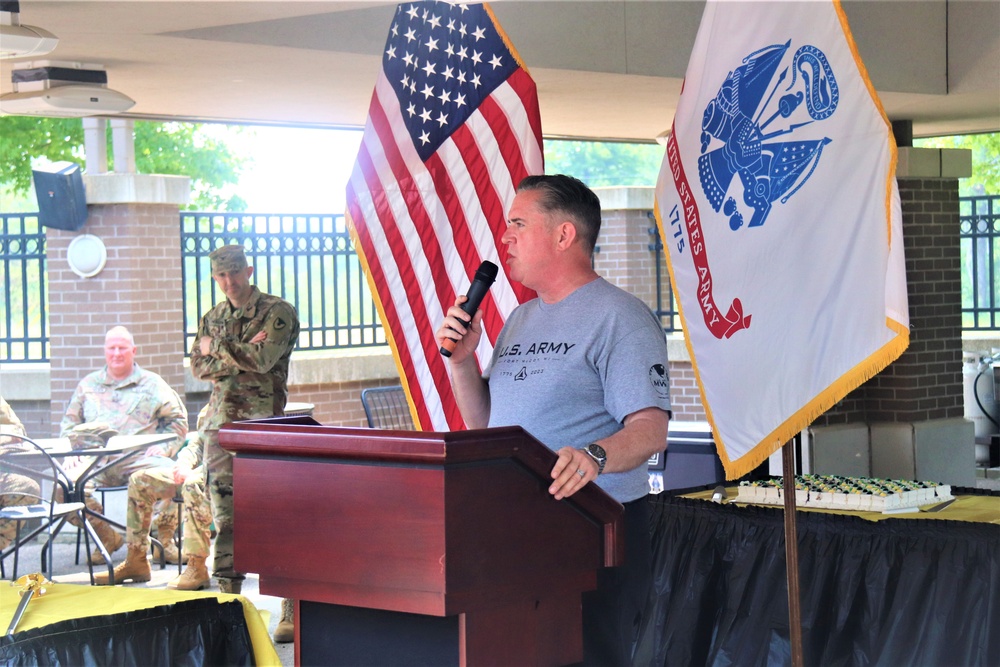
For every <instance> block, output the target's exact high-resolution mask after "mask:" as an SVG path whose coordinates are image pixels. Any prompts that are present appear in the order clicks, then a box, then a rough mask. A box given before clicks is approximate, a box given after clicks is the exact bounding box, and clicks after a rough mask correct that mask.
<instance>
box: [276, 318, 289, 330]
mask: <svg viewBox="0 0 1000 667" xmlns="http://www.w3.org/2000/svg"><path fill="white" fill-rule="evenodd" d="M287 326H288V322H286V321H285V320H283V319H281V318H280V317H276V318H275V319H274V330H275V331H281V330H282V329H284V328H285V327H287Z"/></svg>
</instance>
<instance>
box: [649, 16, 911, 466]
mask: <svg viewBox="0 0 1000 667" xmlns="http://www.w3.org/2000/svg"><path fill="white" fill-rule="evenodd" d="M895 162H896V150H895V143H894V141H893V137H892V132H891V129H890V126H889V122H888V120H887V118H886V116H885V112H884V111H883V109H882V107H881V104H880V103H879V100H878V97H877V96H876V94H875V90H874V88H873V86H872V84H871V81H869V79H868V75H867V72H866V71H865V68H864V65H863V64H862V62H861V58H860V56H859V55H858V52H857V49H856V48H855V45H854V41H853V39H852V38H851V33H850V29H849V27H848V25H847V19H846V16H845V15H844V12H843V10H842V8H841V6H840V5H839V3H837V2H828V1H826V0H822V1H803V2H748V1H741V2H725V1H715V0H709V2H708V3H707V5H706V7H705V13H704V16H703V17H702V22H701V27H700V29H699V31H698V37H697V40H696V42H695V46H694V50H693V52H692V55H691V60H690V62H689V64H688V69H687V74H686V77H685V81H684V89H683V92H682V94H681V98H680V102H679V104H678V108H677V113H676V116H675V119H674V127H673V131H672V133H671V136H670V138H669V141H668V145H667V151H666V156H665V158H664V162H663V167H662V169H661V171H660V177H659V181H658V184H657V193H656V215H657V223H658V225H659V228H660V234H661V236H662V238H663V241H664V245H665V247H666V252H667V258H668V265H669V269H670V279H671V284H672V286H673V289H674V293H675V297H676V301H677V304H678V308H679V310H680V314H681V318H682V322H683V327H684V331H685V335H686V342H687V345H688V350H689V352H690V355H691V361H692V364H693V367H694V370H695V374H696V377H697V379H698V384H699V388H700V390H701V394H702V400H703V405H704V407H705V411H706V413H707V416H708V419H709V421H710V422H711V424H712V427H713V431H714V434H715V439H716V444H717V446H718V448H719V456H720V458H721V459H722V462H723V465H724V467H725V469H726V476H727V478H729V479H734V478H736V477H739V476H741V475H743V474H745V473H746V472H748V471H750V470H752V469H753V468H754V467H755V466H757V465H758V464H760V463H761V462H762V461H763V460H764V459H765V458H767V457H768V456H769V455H771V454H772V453H773V452H775V451H776V450H777V449H778V448H780V447H781V445H782V444H784V443H785V442H786V441H788V440H789V439H791V438H792V437H793V436H794V435H795V434H796V433H797V432H799V431H800V430H802V429H803V428H805V427H806V426H807V425H808V424H809V423H811V422H812V421H813V420H814V419H815V418H816V417H817V416H819V415H820V414H822V413H823V412H825V411H826V410H828V409H829V408H830V407H832V406H833V405H834V404H835V403H836V402H837V401H839V400H840V399H841V398H843V397H844V396H845V395H846V394H847V393H848V392H850V391H851V390H853V389H855V388H856V387H858V386H859V385H860V384H861V383H863V382H864V381H865V380H867V379H869V378H870V377H872V376H873V375H875V374H876V373H878V372H879V371H880V370H882V369H883V368H884V367H885V366H886V365H888V364H889V363H890V362H891V361H893V360H894V359H896V358H897V357H898V356H899V355H900V354H902V352H903V350H905V349H906V346H907V344H908V343H909V329H908V326H909V318H908V314H907V301H906V277H905V267H904V261H903V240H902V224H901V214H900V207H899V195H898V192H897V189H896V179H895Z"/></svg>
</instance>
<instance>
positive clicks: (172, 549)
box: [157, 528, 188, 565]
mask: <svg viewBox="0 0 1000 667" xmlns="http://www.w3.org/2000/svg"><path fill="white" fill-rule="evenodd" d="M158 533H159V534H158V535H157V539H159V540H160V543H161V544H162V545H163V558H164V560H166V562H168V563H171V564H173V565H176V564H177V559H178V558H182V557H183V558H184V560H183V561H181V564H182V565H187V562H188V559H187V555H186V554H185V555H184V556H181V554H180V553H179V552H178V550H177V543H176V542H174V531H173V530H170V531H169V532H168V529H165V528H160V529H158Z"/></svg>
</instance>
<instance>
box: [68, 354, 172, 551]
mask: <svg viewBox="0 0 1000 667" xmlns="http://www.w3.org/2000/svg"><path fill="white" fill-rule="evenodd" d="M87 424H91V425H93V424H100V425H101V426H102V427H103V426H105V425H106V426H107V427H109V428H111V429H113V430H115V431H117V432H118V433H123V434H127V435H143V434H147V433H171V434H173V435H176V436H177V437H176V438H175V439H174V441H173V442H172V443H170V444H169V445H168V446H167V448H166V451H165V456H166V457H168V458H169V457H171V456H173V454H174V453H175V452H176V451H177V450H178V449H179V448H180V446H181V444H182V443H183V436H182V435H178V431H180V433H185V432H186V431H187V408H185V407H184V401H182V400H181V398H180V396H178V395H177V392H176V391H174V390H173V389H172V388H171V387H170V385H168V384H167V383H166V382H165V381H164V380H163V378H161V377H160V376H159V375H157V374H156V373H153V372H152V371H147V370H144V369H142V368H140V367H139V365H138V364H135V365H134V367H133V370H132V373H131V374H130V375H129V376H128V377H127V378H125V379H124V380H115V379H114V378H112V377H111V376H110V375H109V374H108V371H107V368H106V367H105V368H104V369H102V370H99V371H94V372H93V373H90V374H89V375H87V376H86V377H85V378H83V380H81V381H80V384H79V385H77V387H76V391H74V392H73V398H72V399H70V403H69V407H68V408H67V409H66V415H65V416H64V417H63V420H62V423H61V424H60V426H59V434H60V435H61V436H64V437H65V436H69V435H70V434H71V433H72V432H73V430H74V429H78V430H79V427H80V426H82V425H87ZM164 462H165V459H164V457H163V456H142V457H139V458H136V459H132V460H130V461H129V462H128V463H127V464H124V465H118V466H112V467H111V468H109V469H107V470H105V471H104V472H102V473H101V474H99V475H97V476H96V477H95V478H94V479H93V480H92V481H93V482H94V483H95V484H97V485H99V486H125V485H126V484H128V480H129V477H130V476H131V475H132V473H133V472H135V471H137V470H141V469H144V468H148V467H151V466H157V465H161V464H162V463H164ZM86 502H87V507H89V508H90V509H91V510H93V511H96V512H100V513H103V508H102V507H101V505H100V503H98V502H97V500H96V499H94V498H93V496H92V495H91V494H90V492H89V491H88V492H87V494H86ZM163 509H165V510H169V508H168V507H166V506H164V507H163ZM78 521H79V520H76V521H71V522H72V523H74V525H75V523H77V522H78ZM91 523H92V524H93V525H94V527H95V528H97V527H98V526H97V524H98V521H96V520H93V519H92V520H91ZM156 525H157V530H158V531H159V534H160V535H166V534H171V535H172V534H173V533H174V531H175V530H176V529H177V516H176V514H175V513H174V512H171V511H161V512H160V514H159V516H158V517H157V521H156ZM102 529H103V527H102Z"/></svg>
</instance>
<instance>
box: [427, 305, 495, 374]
mask: <svg viewBox="0 0 1000 667" xmlns="http://www.w3.org/2000/svg"><path fill="white" fill-rule="evenodd" d="M467 300H468V299H467V297H466V296H465V295H464V294H463V295H462V296H459V297H458V298H457V299H456V300H455V305H454V306H452V307H451V308H449V309H448V312H447V313H445V318H444V321H443V322H442V323H441V327H440V328H439V329H438V330H437V332H436V333H435V334H434V338H435V339H436V340H437V344H438V347H442V346H443V345H444V342H445V341H446V340H452V341H456V345H455V349H454V350H452V353H451V357H449V360H450V361H451V363H453V364H460V363H462V362H463V361H465V360H466V359H468V358H470V357H472V356H473V355H474V354H475V352H476V347H477V346H478V345H479V339H480V338H481V337H482V335H483V311H481V310H477V311H476V315H475V316H474V317H473V318H472V322H471V323H470V324H468V325H466V322H467V318H468V317H469V315H468V313H466V312H465V311H464V310H462V309H461V308H459V306H461V305H462V304H463V303H465V302H466V301H467Z"/></svg>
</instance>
